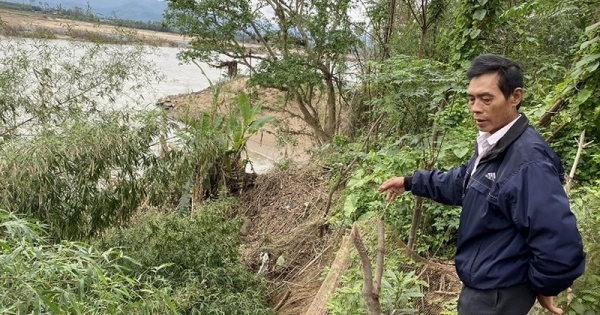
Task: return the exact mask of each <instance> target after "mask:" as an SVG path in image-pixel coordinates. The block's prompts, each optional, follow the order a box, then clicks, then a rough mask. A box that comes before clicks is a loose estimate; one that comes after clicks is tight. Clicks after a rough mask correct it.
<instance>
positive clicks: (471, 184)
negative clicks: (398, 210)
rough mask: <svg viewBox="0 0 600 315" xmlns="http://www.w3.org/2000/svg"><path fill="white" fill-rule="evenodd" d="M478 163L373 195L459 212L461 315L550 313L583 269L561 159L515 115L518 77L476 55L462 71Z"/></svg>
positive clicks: (419, 174)
mask: <svg viewBox="0 0 600 315" xmlns="http://www.w3.org/2000/svg"><path fill="white" fill-rule="evenodd" d="M467 77H468V78H469V80H470V83H469V87H468V89H467V96H468V101H469V111H470V112H471V114H472V115H473V118H474V119H475V123H476V125H477V129H479V137H478V138H477V141H476V149H475V154H474V155H473V157H471V159H469V160H468V161H467V162H466V163H465V164H463V165H461V166H460V167H457V168H453V169H450V170H449V171H447V172H445V173H444V172H440V171H422V170H418V171H416V172H415V173H414V174H413V175H412V176H407V177H393V178H390V179H389V180H387V181H386V182H384V183H383V184H382V185H381V186H380V187H379V189H378V190H379V192H385V191H387V196H386V200H393V199H394V198H396V196H397V195H398V194H400V193H402V192H404V191H407V190H408V191H411V192H412V193H413V194H414V195H418V196H423V197H428V198H431V199H433V200H435V201H437V202H441V203H444V204H449V205H460V206H462V212H461V215H460V223H459V228H458V242H457V248H456V256H455V262H456V271H457V273H458V276H459V277H460V279H461V281H462V282H463V290H462V291H461V294H460V296H459V299H458V314H459V315H496V314H498V315H500V314H503V315H525V314H527V313H528V312H529V310H530V309H531V307H532V306H533V303H534V302H535V299H536V297H537V300H538V301H539V303H540V304H541V305H542V307H544V308H546V309H548V310H549V311H551V312H553V313H555V314H562V310H561V309H560V308H558V307H555V306H554V305H553V299H552V296H555V295H557V294H558V293H559V292H561V291H563V290H565V289H567V288H568V287H569V286H570V285H572V283H573V281H574V280H575V279H576V278H577V277H579V276H580V275H581V274H582V273H583V270H584V267H585V254H584V252H583V245H582V241H581V235H580V234H579V231H578V230H577V226H576V221H575V216H574V215H573V213H571V211H570V208H569V201H568V199H567V196H566V194H565V192H564V190H563V188H562V178H563V168H562V166H561V163H560V160H559V158H558V157H557V156H556V154H555V153H554V152H553V151H552V150H551V149H550V147H549V146H548V145H547V144H546V143H545V142H544V140H543V139H542V137H541V136H540V135H539V134H538V133H537V132H536V131H535V130H534V129H533V128H532V127H531V126H529V123H528V121H527V118H526V117H525V116H524V115H522V114H519V112H518V109H519V107H520V105H521V100H522V98H523V74H522V72H521V68H520V67H519V65H518V64H517V63H515V62H514V61H512V60H510V59H507V58H505V57H502V56H497V55H491V54H487V55H482V56H479V57H477V58H475V59H474V60H473V61H472V62H471V67H470V68H469V69H468V71H467Z"/></svg>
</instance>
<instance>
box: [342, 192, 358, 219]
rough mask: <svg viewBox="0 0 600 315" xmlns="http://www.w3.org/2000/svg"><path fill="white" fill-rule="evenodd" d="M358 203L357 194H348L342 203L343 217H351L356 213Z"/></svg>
mask: <svg viewBox="0 0 600 315" xmlns="http://www.w3.org/2000/svg"><path fill="white" fill-rule="evenodd" d="M357 202H358V195H357V194H350V195H348V197H346V200H345V201H344V216H346V217H352V216H353V215H354V213H355V212H356V203H357Z"/></svg>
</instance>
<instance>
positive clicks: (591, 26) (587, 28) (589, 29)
mask: <svg viewBox="0 0 600 315" xmlns="http://www.w3.org/2000/svg"><path fill="white" fill-rule="evenodd" d="M598 26H600V22H596V23H594V24H592V25H590V26H588V27H586V28H585V32H586V33H589V32H591V31H593V30H595V29H597V28H598Z"/></svg>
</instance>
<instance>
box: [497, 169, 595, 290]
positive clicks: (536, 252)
mask: <svg viewBox="0 0 600 315" xmlns="http://www.w3.org/2000/svg"><path fill="white" fill-rule="evenodd" d="M502 193H503V194H505V195H504V197H505V198H504V200H503V201H501V202H500V204H501V205H500V207H504V208H505V209H502V210H504V211H505V213H510V214H511V215H512V219H513V221H514V223H515V224H516V226H517V228H518V229H519V230H520V232H521V234H522V235H523V236H524V237H525V239H526V242H527V245H528V246H529V248H530V249H531V254H532V255H531V259H530V261H529V282H530V284H531V286H532V288H533V289H534V290H535V291H536V292H538V293H539V294H542V295H546V296H555V295H557V294H558V293H560V292H561V291H563V290H565V289H567V288H568V287H569V286H571V285H572V284H573V281H574V280H575V279H576V278H577V277H579V276H580V275H581V274H582V273H583V270H584V268H585V253H584V252H583V243H582V240H581V235H580V233H579V231H578V230H577V223H576V219H575V215H574V214H573V213H572V212H571V209H570V207H569V200H568V198H567V195H566V193H565V191H564V190H563V187H562V185H561V180H560V176H559V172H558V170H557V169H556V167H555V166H554V165H553V164H551V163H549V162H546V161H537V162H532V163H529V164H526V165H524V166H522V167H521V168H520V169H519V171H517V172H516V173H515V174H514V175H513V176H512V177H510V178H509V179H508V181H507V182H506V183H505V184H504V186H503V188H502V191H501V194H502ZM500 197H502V195H501V196H500Z"/></svg>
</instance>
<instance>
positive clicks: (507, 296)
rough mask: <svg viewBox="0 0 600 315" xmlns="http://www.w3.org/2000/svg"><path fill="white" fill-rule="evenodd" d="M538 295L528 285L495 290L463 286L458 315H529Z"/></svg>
mask: <svg viewBox="0 0 600 315" xmlns="http://www.w3.org/2000/svg"><path fill="white" fill-rule="evenodd" d="M536 296H537V294H536V293H535V292H534V291H533V290H532V289H531V287H530V286H529V285H528V284H520V285H517V286H514V287H510V288H505V289H495V290H477V289H473V288H469V287H467V286H463V289H462V291H461V292H460V296H459V297H458V315H527V313H528V312H529V310H530V309H531V307H532V306H533V303H535V299H536Z"/></svg>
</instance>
